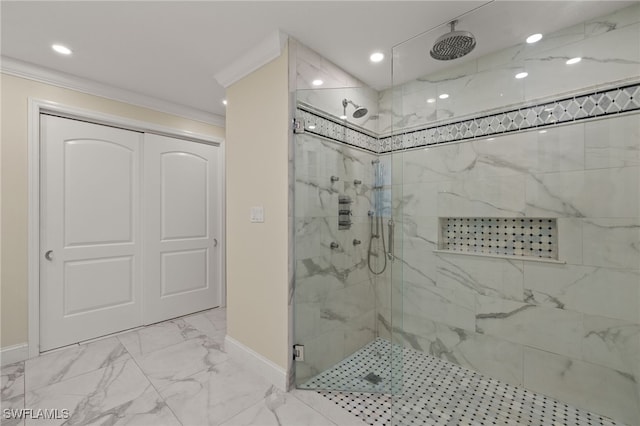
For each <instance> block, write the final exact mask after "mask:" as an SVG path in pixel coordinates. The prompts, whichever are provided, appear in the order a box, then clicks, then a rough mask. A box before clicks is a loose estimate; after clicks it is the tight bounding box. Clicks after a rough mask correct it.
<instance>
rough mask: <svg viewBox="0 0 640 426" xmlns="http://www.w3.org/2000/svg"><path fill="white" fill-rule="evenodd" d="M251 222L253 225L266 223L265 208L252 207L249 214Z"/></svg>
mask: <svg viewBox="0 0 640 426" xmlns="http://www.w3.org/2000/svg"><path fill="white" fill-rule="evenodd" d="M249 220H250V221H251V222H252V223H262V222H264V207H263V206H256V207H251V212H250V214H249Z"/></svg>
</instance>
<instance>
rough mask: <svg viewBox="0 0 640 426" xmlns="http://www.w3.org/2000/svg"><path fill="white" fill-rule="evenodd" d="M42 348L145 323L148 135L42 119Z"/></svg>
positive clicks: (86, 124)
mask: <svg viewBox="0 0 640 426" xmlns="http://www.w3.org/2000/svg"><path fill="white" fill-rule="evenodd" d="M40 124H41V133H42V138H41V158H42V165H41V166H42V173H41V176H42V178H41V179H42V182H41V234H40V235H41V237H40V238H41V246H40V247H41V268H40V271H41V277H40V345H41V347H40V350H41V351H45V350H49V349H53V348H56V347H60V346H65V345H68V344H72V343H76V342H79V341H82V340H86V339H90V338H94V337H98V336H102V335H105V334H109V333H113V332H116V331H120V330H124V329H128V328H132V327H137V326H139V325H141V324H142V316H141V297H140V296H141V289H142V286H141V282H140V272H141V262H140V249H141V241H140V222H139V205H140V203H139V199H140V194H139V184H140V183H139V174H140V171H139V161H140V159H139V155H140V146H141V142H142V137H143V135H142V134H141V133H137V132H132V131H126V130H121V129H116V128H113V127H108V126H101V125H96V124H90V123H85V122H81V121H76V120H70V119H64V118H59V117H52V116H46V115H43V116H41V121H40Z"/></svg>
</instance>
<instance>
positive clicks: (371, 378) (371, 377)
mask: <svg viewBox="0 0 640 426" xmlns="http://www.w3.org/2000/svg"><path fill="white" fill-rule="evenodd" d="M362 379H363V380H366V381H367V382H369V383H373V384H374V385H377V384H378V383H380V382H381V381H382V377H380V376H378V375H377V374H375V373H369V374H367V375H366V376H364V377H363V378H362Z"/></svg>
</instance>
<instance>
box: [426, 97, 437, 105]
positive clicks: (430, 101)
mask: <svg viewBox="0 0 640 426" xmlns="http://www.w3.org/2000/svg"><path fill="white" fill-rule="evenodd" d="M435 101H436V100H435V98H429V99H427V103H429V104H432V103H434V102H435Z"/></svg>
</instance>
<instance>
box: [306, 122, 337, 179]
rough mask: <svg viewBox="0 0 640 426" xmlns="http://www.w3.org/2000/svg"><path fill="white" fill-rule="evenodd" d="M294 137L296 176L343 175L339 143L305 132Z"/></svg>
mask: <svg viewBox="0 0 640 426" xmlns="http://www.w3.org/2000/svg"><path fill="white" fill-rule="evenodd" d="M295 139H296V142H295V151H296V154H295V155H296V159H295V162H296V169H295V174H296V177H317V178H321V177H327V176H344V174H345V169H344V167H343V161H341V156H342V152H341V147H340V145H339V144H337V143H334V142H329V141H327V140H324V139H322V138H318V137H316V136H313V135H311V134H306V133H302V134H298V135H296V137H295Z"/></svg>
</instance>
